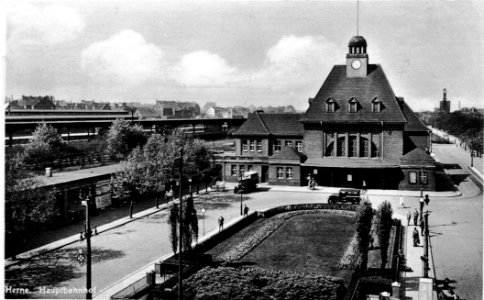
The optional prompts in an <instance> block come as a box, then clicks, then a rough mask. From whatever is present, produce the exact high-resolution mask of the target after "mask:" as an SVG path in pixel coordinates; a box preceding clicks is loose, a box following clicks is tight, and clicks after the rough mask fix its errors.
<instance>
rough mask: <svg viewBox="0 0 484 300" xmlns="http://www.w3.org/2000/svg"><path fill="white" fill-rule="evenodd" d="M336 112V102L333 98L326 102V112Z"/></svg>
mask: <svg viewBox="0 0 484 300" xmlns="http://www.w3.org/2000/svg"><path fill="white" fill-rule="evenodd" d="M335 111H336V101H334V99H333V98H332V97H331V98H329V99H328V100H327V101H326V112H335Z"/></svg>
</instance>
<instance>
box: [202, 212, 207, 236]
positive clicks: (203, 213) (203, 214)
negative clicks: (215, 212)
mask: <svg viewBox="0 0 484 300" xmlns="http://www.w3.org/2000/svg"><path fill="white" fill-rule="evenodd" d="M206 211H207V210H206V209H205V208H202V216H203V235H204V236H205V212H206Z"/></svg>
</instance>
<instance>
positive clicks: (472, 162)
mask: <svg viewBox="0 0 484 300" xmlns="http://www.w3.org/2000/svg"><path fill="white" fill-rule="evenodd" d="M474 156H475V155H474V150H471V168H473V167H474Z"/></svg>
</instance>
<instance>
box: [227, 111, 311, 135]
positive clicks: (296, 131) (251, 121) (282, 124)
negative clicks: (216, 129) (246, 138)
mask: <svg viewBox="0 0 484 300" xmlns="http://www.w3.org/2000/svg"><path fill="white" fill-rule="evenodd" d="M300 118H301V114H265V113H261V112H257V111H256V112H254V113H251V114H249V117H248V118H247V120H246V121H245V122H244V124H242V126H240V127H239V129H238V130H237V131H235V132H234V133H233V135H234V136H241V135H285V136H295V135H297V136H299V135H300V136H302V135H303V125H302V123H301V122H300V120H299V119H300Z"/></svg>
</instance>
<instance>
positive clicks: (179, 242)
mask: <svg viewBox="0 0 484 300" xmlns="http://www.w3.org/2000/svg"><path fill="white" fill-rule="evenodd" d="M182 179H183V147H180V187H179V191H180V195H179V197H180V216H179V218H180V222H179V223H180V224H179V225H180V229H179V231H180V235H179V237H178V240H179V241H178V245H179V250H178V300H183V289H182V251H183V250H182V232H183V207H182V204H183V202H182V200H183V189H182V185H183V180H182Z"/></svg>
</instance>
